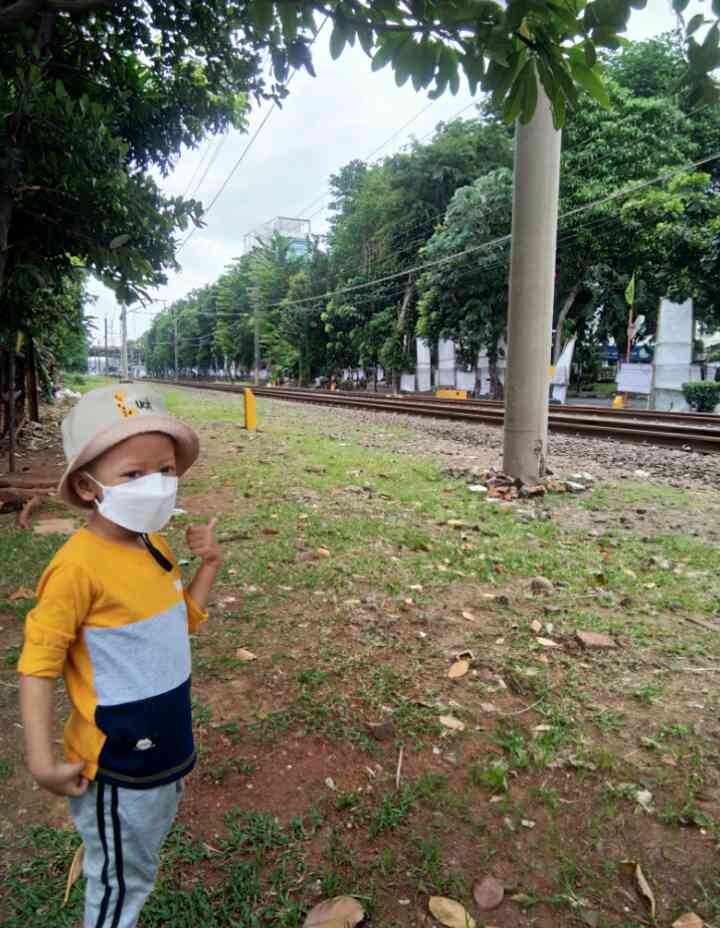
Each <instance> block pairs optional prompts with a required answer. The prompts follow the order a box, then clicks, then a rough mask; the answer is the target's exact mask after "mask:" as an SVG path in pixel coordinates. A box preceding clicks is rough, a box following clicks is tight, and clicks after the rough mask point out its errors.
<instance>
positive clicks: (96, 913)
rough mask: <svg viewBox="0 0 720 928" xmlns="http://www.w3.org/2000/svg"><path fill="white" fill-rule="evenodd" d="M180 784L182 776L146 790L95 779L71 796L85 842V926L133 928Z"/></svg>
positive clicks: (157, 861)
mask: <svg viewBox="0 0 720 928" xmlns="http://www.w3.org/2000/svg"><path fill="white" fill-rule="evenodd" d="M182 790H183V787H182V780H178V781H177V782H176V783H169V784H168V785H166V786H157V787H155V788H154V789H147V790H145V789H125V788H123V787H118V786H109V785H107V784H105V783H97V782H94V783H91V784H90V786H89V788H88V790H87V792H86V793H85V794H84V795H83V796H79V797H76V798H72V799H71V800H70V812H71V813H72V817H73V819H74V820H75V827H76V828H77V830H78V832H79V833H80V837H81V838H82V840H83V844H84V845H85V863H84V866H83V871H84V873H85V879H86V881H87V882H86V886H85V920H84V922H83V928H135V926H136V925H137V921H138V918H139V916H140V911H141V909H142V907H143V905H144V904H145V900H146V899H147V897H148V896H149V895H150V892H151V890H152V888H153V884H154V882H155V876H156V874H157V871H158V866H159V864H160V845H161V844H162V842H163V839H164V838H165V835H166V834H167V833H168V831H170V827H171V826H172V823H173V819H174V818H175V812H176V811H177V806H178V801H179V799H180V797H181V795H182Z"/></svg>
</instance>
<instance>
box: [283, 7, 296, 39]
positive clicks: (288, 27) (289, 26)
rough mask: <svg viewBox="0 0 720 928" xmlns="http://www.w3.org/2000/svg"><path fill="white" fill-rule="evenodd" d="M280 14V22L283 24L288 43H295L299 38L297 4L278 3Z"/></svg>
mask: <svg viewBox="0 0 720 928" xmlns="http://www.w3.org/2000/svg"><path fill="white" fill-rule="evenodd" d="M278 12H279V13H280V22H281V23H282V29H283V36H284V38H285V41H286V42H294V41H295V37H296V36H297V26H298V24H297V4H296V3H278Z"/></svg>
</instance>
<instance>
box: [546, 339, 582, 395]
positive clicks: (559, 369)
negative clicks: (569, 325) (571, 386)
mask: <svg viewBox="0 0 720 928" xmlns="http://www.w3.org/2000/svg"><path fill="white" fill-rule="evenodd" d="M576 341H577V339H575V338H571V339H570V341H569V342H568V343H567V345H565V347H564V348H563V350H562V353H561V355H560V357H559V358H558V362H557V364H556V365H555V374H554V375H553V378H552V380H551V381H550V383H552V384H556V385H558V386H562V385H563V384H568V383H570V371H571V369H572V360H573V354H574V353H575V342H576ZM566 392H567V391H566ZM554 396H555V395H554V394H553V397H554ZM563 402H565V399H564V398H563Z"/></svg>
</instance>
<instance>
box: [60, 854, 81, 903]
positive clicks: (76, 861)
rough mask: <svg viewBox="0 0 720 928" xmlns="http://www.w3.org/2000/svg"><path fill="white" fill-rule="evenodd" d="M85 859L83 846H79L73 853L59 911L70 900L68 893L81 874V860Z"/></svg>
mask: <svg viewBox="0 0 720 928" xmlns="http://www.w3.org/2000/svg"><path fill="white" fill-rule="evenodd" d="M84 859H85V845H84V844H81V845H80V847H79V848H78V849H77V850H76V851H75V854H74V856H73V859H72V863H71V864H70V869H69V870H68V877H67V883H66V884H65V895H64V896H63V901H62V905H61V906H60V908H61V909H64V908H65V906H66V905H67V904H68V900H69V898H70V892H71V890H72V888H73V886H74V885H75V883H77V881H78V878H79V876H80V874H81V873H82V867H83V860H84Z"/></svg>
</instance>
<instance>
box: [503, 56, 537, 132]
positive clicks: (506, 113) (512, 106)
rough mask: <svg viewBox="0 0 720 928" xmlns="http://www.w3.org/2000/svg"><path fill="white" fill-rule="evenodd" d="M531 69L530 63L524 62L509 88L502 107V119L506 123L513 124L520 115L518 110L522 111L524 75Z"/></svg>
mask: <svg viewBox="0 0 720 928" xmlns="http://www.w3.org/2000/svg"><path fill="white" fill-rule="evenodd" d="M531 69H532V64H531V62H529V61H526V62H525V64H524V66H523V68H522V70H521V71H520V73H519V74H518V76H517V78H516V80H515V81H514V83H513V85H512V87H511V88H510V93H509V94H508V97H507V100H506V101H505V106H504V107H503V119H504V120H505V122H507V123H513V122H515V120H516V119H517V118H518V116H519V115H520V110H521V109H522V105H523V95H524V92H525V85H524V81H525V75H526V74H527V72H528V71H529V70H531Z"/></svg>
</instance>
